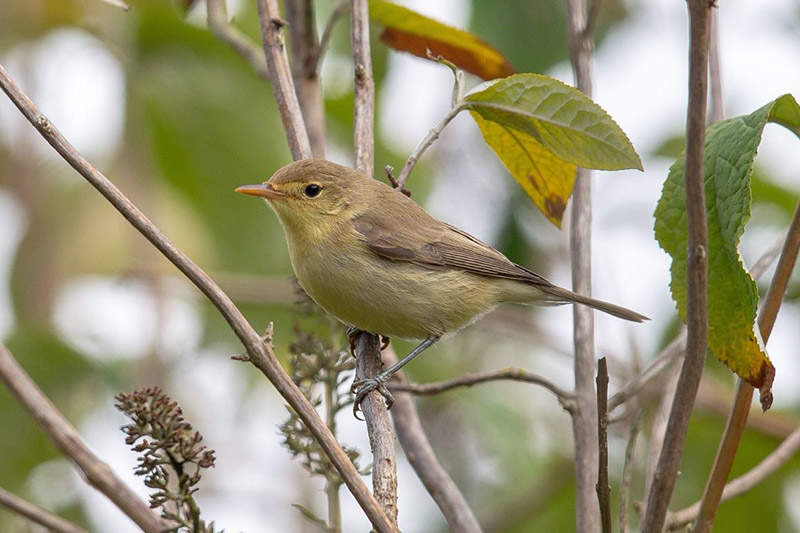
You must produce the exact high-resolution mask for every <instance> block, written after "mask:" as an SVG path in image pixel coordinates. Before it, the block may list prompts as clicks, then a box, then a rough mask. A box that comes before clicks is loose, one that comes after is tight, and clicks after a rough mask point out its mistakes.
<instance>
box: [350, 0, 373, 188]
mask: <svg viewBox="0 0 800 533" xmlns="http://www.w3.org/2000/svg"><path fill="white" fill-rule="evenodd" d="M350 41H351V44H352V47H353V70H354V75H355V105H354V106H353V149H354V151H355V167H356V169H358V170H360V171H361V172H363V173H364V174H366V175H367V176H372V175H373V169H374V165H375V162H374V153H375V139H374V133H373V129H374V113H375V82H374V81H373V79H372V56H371V54H370V46H369V8H368V7H367V0H352V1H351V3H350Z"/></svg>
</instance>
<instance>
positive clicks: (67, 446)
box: [0, 71, 168, 533]
mask: <svg viewBox="0 0 800 533" xmlns="http://www.w3.org/2000/svg"><path fill="white" fill-rule="evenodd" d="M0 75H2V71H0ZM0 380H2V381H3V383H5V385H6V387H7V388H8V390H10V391H11V393H12V394H13V395H14V396H15V397H16V398H17V400H18V401H19V403H20V404H22V406H23V407H24V408H25V410H26V411H28V413H29V414H30V415H31V417H32V418H33V419H34V420H35V421H36V423H37V424H39V427H40V428H42V430H43V431H44V432H45V433H46V434H47V436H48V437H49V438H50V440H51V441H53V444H55V445H56V447H57V448H58V449H59V450H61V452H62V453H63V454H64V455H66V456H67V457H69V458H70V459H71V460H72V462H73V463H75V466H77V467H78V469H79V470H80V471H81V473H82V474H83V475H84V476H85V478H86V481H87V482H88V483H89V484H90V485H91V486H92V487H94V488H95V489H97V490H98V491H100V492H102V493H103V494H104V495H105V496H106V497H107V498H108V499H109V500H111V501H112V502H114V505H116V506H117V507H118V508H119V509H120V510H121V511H122V512H123V513H125V514H126V515H128V516H129V517H130V518H131V520H133V521H134V522H136V525H138V526H139V527H140V528H142V529H143V530H144V531H147V532H148V533H160V532H161V531H164V530H165V529H166V528H167V527H168V526H167V524H165V523H164V522H163V521H162V520H161V518H159V517H158V515H156V514H155V513H154V512H153V511H152V510H151V509H150V507H149V506H148V505H147V504H146V503H145V502H144V501H142V500H141V499H140V498H139V497H138V496H137V495H136V493H135V492H133V491H132V490H131V489H130V488H129V487H128V486H127V485H126V484H125V483H123V482H122V480H121V479H119V478H118V477H117V475H116V474H114V471H113V470H111V468H110V467H109V466H108V465H107V464H106V463H104V462H103V461H102V460H100V458H99V457H97V456H96V455H95V454H94V453H93V452H92V450H91V449H90V448H89V446H87V445H86V443H85V442H84V441H83V439H82V438H81V436H80V434H79V433H78V432H77V431H76V430H75V428H74V427H73V426H72V424H70V423H69V422H68V421H67V419H66V418H65V417H64V415H62V414H61V413H60V412H59V411H58V409H57V408H56V406H55V405H53V403H52V402H51V401H50V400H49V399H48V398H47V396H45V394H44V393H43V392H42V391H41V389H39V387H37V386H36V383H34V382H33V380H32V379H31V377H30V376H29V375H28V374H27V373H26V372H25V370H23V369H22V367H21V366H19V363H17V361H16V359H14V356H13V355H11V352H9V351H8V349H7V348H6V347H5V345H3V344H0Z"/></svg>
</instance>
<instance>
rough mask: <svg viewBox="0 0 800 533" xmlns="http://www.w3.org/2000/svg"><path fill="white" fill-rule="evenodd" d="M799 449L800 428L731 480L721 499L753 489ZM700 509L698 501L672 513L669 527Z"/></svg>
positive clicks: (691, 517) (689, 518)
mask: <svg viewBox="0 0 800 533" xmlns="http://www.w3.org/2000/svg"><path fill="white" fill-rule="evenodd" d="M798 450H800V428H797V429H796V430H794V432H792V434H790V435H789V436H788V437H787V438H786V440H784V441H783V442H781V443H780V445H779V446H778V447H777V448H775V451H774V452H772V453H771V454H769V455H768V456H766V457H765V458H764V460H763V461H761V462H760V463H758V464H757V465H756V466H754V467H753V468H752V469H751V470H749V471H748V472H747V473H746V474H743V475H741V476H739V477H737V478H735V479H732V480H731V481H729V482H728V483H727V484H726V485H725V489H724V490H723V491H722V500H721V501H723V502H725V501H728V500H730V499H733V498H735V497H737V496H741V495H742V494H744V493H745V492H747V491H748V490H750V489H752V488H753V487H755V486H756V485H758V484H759V483H761V482H762V481H764V480H765V479H766V478H767V477H768V476H770V475H772V474H773V473H774V472H775V471H776V470H778V468H780V467H781V466H783V465H784V464H786V463H787V462H788V461H789V460H790V459H792V458H793V457H795V454H796V453H797V451H798ZM699 510H700V502H697V503H695V504H693V505H691V506H689V507H686V508H685V509H681V510H680V511H676V512H674V513H672V514H670V516H669V519H668V520H667V529H669V530H674V529H678V528H681V527H683V526H685V525H686V524H688V523H689V522H692V521H693V520H694V519H695V517H696V516H697V513H698V512H699Z"/></svg>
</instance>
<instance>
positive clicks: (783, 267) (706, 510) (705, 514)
mask: <svg viewBox="0 0 800 533" xmlns="http://www.w3.org/2000/svg"><path fill="white" fill-rule="evenodd" d="M798 249H800V202H798V204H797V207H795V210H794V216H793V217H792V222H791V225H790V226H789V235H788V237H787V238H786V244H785V245H784V247H783V252H782V253H781V258H780V259H779V260H778V267H777V269H776V270H775V275H774V276H773V278H772V283H770V286H769V290H768V291H767V297H766V299H765V300H764V306H763V307H762V308H761V312H760V313H759V315H758V326H759V328H760V330H761V338H762V339H763V340H764V344H766V343H767V341H768V340H769V337H770V334H771V333H772V328H773V326H774V325H775V319H776V318H777V316H778V310H779V309H780V307H781V303H782V302H783V295H784V294H786V287H787V286H788V285H789V278H790V277H791V275H792V270H794V265H795V263H796V262H797V252H798ZM752 401H753V386H752V385H750V384H748V383H746V382H744V381H743V380H741V379H739V381H738V384H737V386H736V395H735V398H734V402H733V406H732V407H731V412H730V415H729V416H728V421H727V423H726V425H725V433H724V434H723V437H722V440H721V441H720V444H719V449H718V450H717V455H716V457H715V458H714V465H713V466H712V468H711V473H710V474H709V477H708V481H707V482H706V487H705V489H704V490H703V497H702V499H701V505H700V511H699V513H698V515H697V523H696V524H695V528H694V531H697V532H698V533H707V532H708V531H710V530H711V525H712V524H713V523H714V516H715V515H716V513H717V508H718V507H719V504H720V501H721V499H722V491H723V489H724V487H725V481H726V480H727V479H728V476H729V475H730V472H731V468H732V467H733V460H734V458H735V457H736V451H737V450H738V448H739V442H740V441H741V439H742V435H743V433H744V428H745V424H746V423H747V416H748V415H749V414H750V404H751V403H752Z"/></svg>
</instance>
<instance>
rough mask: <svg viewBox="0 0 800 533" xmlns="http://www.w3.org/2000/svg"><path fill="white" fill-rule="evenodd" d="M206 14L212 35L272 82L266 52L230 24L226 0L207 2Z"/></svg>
mask: <svg viewBox="0 0 800 533" xmlns="http://www.w3.org/2000/svg"><path fill="white" fill-rule="evenodd" d="M206 13H207V20H208V29H209V30H210V31H211V33H213V34H214V36H215V37H216V38H217V39H219V40H220V41H222V42H223V43H225V44H227V45H228V46H229V47H230V48H232V49H233V50H234V51H235V52H236V53H238V54H239V55H240V56H242V57H243V58H244V59H245V60H246V61H247V62H248V63H249V64H250V67H251V68H252V69H253V71H254V72H255V73H256V74H257V75H258V76H260V77H261V78H264V79H265V80H267V81H270V77H269V71H268V70H267V61H266V59H265V58H264V52H263V51H262V50H261V49H260V48H259V47H258V45H257V44H256V43H254V42H253V41H251V40H250V39H248V38H247V36H245V35H244V34H242V33H241V32H240V31H238V30H237V29H236V28H235V27H234V26H233V25H232V24H231V23H230V21H229V20H228V12H227V10H226V9H225V0H206Z"/></svg>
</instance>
